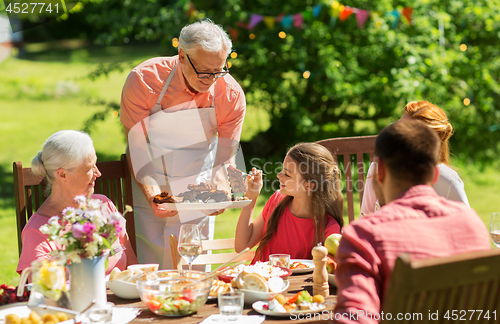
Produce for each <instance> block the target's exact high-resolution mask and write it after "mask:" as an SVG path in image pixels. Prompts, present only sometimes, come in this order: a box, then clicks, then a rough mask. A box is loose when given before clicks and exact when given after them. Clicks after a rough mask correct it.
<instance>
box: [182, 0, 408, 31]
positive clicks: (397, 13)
mask: <svg viewBox="0 0 500 324" xmlns="http://www.w3.org/2000/svg"><path fill="white" fill-rule="evenodd" d="M324 6H325V4H317V5H315V6H313V7H312V8H311V7H309V8H307V9H306V10H304V11H302V12H298V13H295V14H288V15H285V14H284V13H280V14H279V15H278V16H263V15H260V14H256V13H251V14H250V20H249V22H248V24H247V23H245V22H243V21H239V22H237V23H236V24H235V27H236V26H237V27H239V28H243V29H247V30H252V29H254V28H255V26H257V25H258V24H259V23H260V22H261V21H264V24H265V25H266V27H267V28H269V29H273V28H274V27H275V25H276V22H278V23H280V24H281V27H282V28H283V29H284V30H290V29H291V28H292V25H293V26H295V28H297V29H301V28H303V27H304V21H306V22H312V21H314V20H315V19H317V18H319V16H320V14H321V11H322V9H323V7H324ZM326 6H327V7H326V8H327V12H328V13H329V14H330V27H331V28H332V29H334V28H335V25H336V23H337V20H338V19H340V21H342V22H343V21H346V20H347V19H348V18H349V17H350V16H351V15H352V14H355V15H356V22H357V25H358V28H359V29H361V28H363V27H364V26H365V25H366V22H367V21H368V19H369V18H370V17H371V18H372V20H373V25H374V27H375V28H376V29H377V30H378V29H379V28H380V27H381V26H382V24H383V23H384V19H383V16H384V13H380V12H375V11H372V12H370V11H368V10H364V9H360V8H354V7H350V6H346V5H344V4H342V3H340V2H339V1H337V0H331V2H330V4H329V5H326ZM412 14H413V8H412V7H404V8H402V9H393V10H391V11H389V12H386V13H385V17H387V18H386V19H385V20H388V22H387V23H389V24H390V25H391V27H392V28H393V29H395V28H397V26H398V24H399V20H400V18H401V15H403V16H404V17H405V18H406V19H405V20H404V21H405V22H406V23H408V25H411V24H412ZM186 15H189V16H191V17H193V15H198V14H197V11H196V9H195V7H194V5H193V4H192V3H190V4H189V9H188V11H187V13H186ZM228 31H229V33H230V34H231V37H232V38H233V39H234V40H236V39H237V38H238V30H237V29H236V28H233V27H230V28H228Z"/></svg>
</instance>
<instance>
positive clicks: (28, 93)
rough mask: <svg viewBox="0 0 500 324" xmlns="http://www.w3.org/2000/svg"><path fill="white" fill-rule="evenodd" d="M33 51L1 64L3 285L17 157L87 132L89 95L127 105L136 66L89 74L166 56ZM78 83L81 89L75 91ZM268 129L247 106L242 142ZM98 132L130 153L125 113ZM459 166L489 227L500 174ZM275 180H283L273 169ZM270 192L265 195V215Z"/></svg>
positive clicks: (12, 248)
mask: <svg viewBox="0 0 500 324" xmlns="http://www.w3.org/2000/svg"><path fill="white" fill-rule="evenodd" d="M27 51H28V55H27V56H26V58H25V59H22V60H20V59H9V60H7V61H4V62H2V63H0V80H1V81H0V139H1V140H0V152H1V153H0V228H2V235H1V236H0V255H1V256H2V262H1V265H2V266H1V267H0V283H8V284H14V285H17V284H18V280H19V276H18V275H17V273H16V272H15V269H16V266H17V262H18V251H17V232H16V224H15V216H14V215H15V208H14V193H13V180H12V162H13V161H21V162H22V163H23V165H25V166H29V165H30V162H31V158H32V157H33V156H34V155H35V154H36V152H38V151H39V150H40V149H41V147H42V144H43V143H44V141H45V140H46V139H47V137H49V136H50V135H51V134H53V133H55V132H57V131H59V130H61V129H81V128H82V127H83V122H84V120H85V119H86V118H88V117H89V116H91V115H92V114H93V113H94V112H96V111H97V110H99V109H101V108H102V107H99V106H90V105H88V104H86V100H87V98H90V97H91V98H99V99H104V100H111V101H115V102H119V100H120V94H121V88H122V86H123V83H124V81H125V78H126V76H127V74H128V72H129V70H130V68H127V69H124V70H123V71H122V72H114V73H111V74H109V76H108V77H101V78H99V79H97V80H96V81H95V82H90V81H89V80H83V79H82V77H83V76H85V75H86V74H88V73H89V72H90V71H92V70H93V69H94V68H95V67H96V64H100V63H113V62H119V61H123V60H127V61H131V62H133V63H130V64H129V66H132V65H134V64H137V63H140V62H141V61H143V60H145V59H147V58H150V57H154V56H157V55H161V54H162V53H161V51H160V50H159V49H158V48H157V47H153V46H141V47H111V48H106V49H102V48H92V47H89V48H84V49H82V48H80V47H79V44H78V43H74V42H68V43H64V44H62V45H61V44H59V45H58V46H57V47H54V45H48V46H47V44H32V45H30V46H28V47H27ZM65 87H66V88H69V90H68V91H67V93H66V94H64V92H63V94H60V92H58V91H59V90H60V88H63V89H65ZM73 88H75V89H78V90H77V91H74V92H72V91H70V90H71V89H73ZM58 89H59V90H58ZM56 90H57V91H56ZM268 127H269V122H268V117H267V115H266V112H265V111H264V110H262V109H257V108H256V107H247V116H246V118H245V123H244V126H243V132H242V139H244V140H250V139H251V138H252V136H253V134H255V133H256V132H257V131H259V130H265V129H267V128H268ZM91 136H92V138H93V140H94V144H95V147H96V151H97V153H98V158H99V160H100V161H104V160H116V159H118V157H119V156H120V154H122V153H123V152H124V150H125V141H124V137H123V133H122V128H121V124H120V123H119V120H118V117H113V116H112V115H110V116H108V117H107V118H106V120H105V121H103V122H99V123H98V124H97V127H96V128H95V129H94V130H93V132H92V134H91ZM457 171H458V172H459V174H460V175H461V177H462V179H463V180H464V183H465V189H466V192H467V194H468V197H469V201H470V204H471V206H472V207H473V208H475V209H476V211H477V212H478V214H479V216H480V217H481V219H482V220H483V221H484V223H485V226H486V224H488V223H489V217H490V215H491V213H492V212H495V211H500V210H499V208H498V204H497V203H496V201H497V193H498V192H500V171H498V169H496V168H493V167H489V168H486V169H485V170H482V171H481V170H478V169H477V168H475V166H474V165H463V164H457ZM267 177H268V178H269V180H274V179H275V178H274V177H273V175H272V174H269V175H267ZM270 193H271V192H266V193H264V194H263V195H262V196H261V197H259V201H258V207H257V213H258V212H260V210H261V209H262V208H263V206H264V203H265V202H266V199H267V197H268V196H269V194H270ZM355 206H356V208H355V215H358V214H359V200H357V201H356V197H355ZM345 213H347V211H345ZM238 216H239V210H236V209H232V210H228V211H226V212H225V213H224V214H222V215H219V216H218V217H217V220H216V233H215V237H216V238H227V237H234V231H235V228H236V222H237V220H238ZM254 216H255V215H254ZM346 223H347V219H346Z"/></svg>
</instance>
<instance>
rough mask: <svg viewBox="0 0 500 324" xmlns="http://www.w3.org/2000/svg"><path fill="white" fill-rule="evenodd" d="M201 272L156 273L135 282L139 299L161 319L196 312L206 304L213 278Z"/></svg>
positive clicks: (165, 271) (172, 271)
mask: <svg viewBox="0 0 500 324" xmlns="http://www.w3.org/2000/svg"><path fill="white" fill-rule="evenodd" d="M204 276H205V273H204V272H201V271H194V270H193V271H189V270H160V271H155V272H151V273H149V274H145V275H143V276H142V277H140V278H139V279H138V280H137V283H136V284H137V289H138V290H139V296H140V297H141V300H142V301H143V302H144V304H146V306H147V307H148V308H149V310H150V311H152V312H153V313H155V314H157V315H161V316H185V315H190V314H193V313H195V312H196V311H198V309H199V308H200V307H201V306H203V305H204V304H205V303H206V302H207V298H208V295H209V293H210V288H211V287H212V282H213V278H209V279H203V280H201V279H202V278H203V277H204Z"/></svg>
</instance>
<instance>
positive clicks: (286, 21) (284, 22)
mask: <svg viewBox="0 0 500 324" xmlns="http://www.w3.org/2000/svg"><path fill="white" fill-rule="evenodd" d="M292 23H293V17H292V15H286V16H283V18H281V26H283V29H285V30H288V29H290V28H292Z"/></svg>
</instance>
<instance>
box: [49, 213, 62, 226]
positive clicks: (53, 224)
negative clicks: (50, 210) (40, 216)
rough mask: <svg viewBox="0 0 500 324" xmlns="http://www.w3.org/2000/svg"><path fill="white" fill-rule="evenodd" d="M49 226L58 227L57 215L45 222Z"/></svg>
mask: <svg viewBox="0 0 500 324" xmlns="http://www.w3.org/2000/svg"><path fill="white" fill-rule="evenodd" d="M47 223H48V224H49V225H50V226H53V227H56V228H59V227H61V225H59V216H52V217H51V218H49V221H48V222H47Z"/></svg>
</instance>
